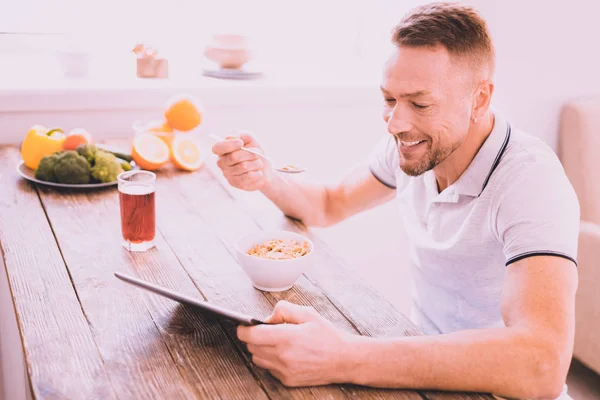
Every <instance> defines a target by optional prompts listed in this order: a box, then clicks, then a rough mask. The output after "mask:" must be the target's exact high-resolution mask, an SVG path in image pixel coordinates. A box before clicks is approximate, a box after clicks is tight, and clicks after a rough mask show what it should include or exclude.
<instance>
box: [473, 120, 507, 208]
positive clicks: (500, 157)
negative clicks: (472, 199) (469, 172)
mask: <svg viewBox="0 0 600 400" xmlns="http://www.w3.org/2000/svg"><path fill="white" fill-rule="evenodd" d="M511 131H512V129H511V127H510V123H509V122H508V121H507V122H506V137H505V138H504V143H502V147H500V151H499V152H498V155H496V159H495V160H494V163H493V164H492V168H491V169H490V172H489V173H488V176H487V177H486V178H485V181H483V186H482V187H481V192H479V196H481V193H483V191H484V190H485V187H486V186H487V184H488V182H489V181H490V178H491V177H492V174H493V173H494V171H495V170H496V168H498V165H499V164H500V160H501V159H502V156H503V155H504V152H505V151H506V148H507V147H508V142H509V141H510V134H511ZM479 196H477V197H479Z"/></svg>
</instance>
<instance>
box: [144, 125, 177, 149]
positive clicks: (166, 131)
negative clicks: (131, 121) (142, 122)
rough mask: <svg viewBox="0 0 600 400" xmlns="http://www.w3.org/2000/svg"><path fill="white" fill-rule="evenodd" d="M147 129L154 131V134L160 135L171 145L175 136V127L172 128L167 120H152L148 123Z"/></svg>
mask: <svg viewBox="0 0 600 400" xmlns="http://www.w3.org/2000/svg"><path fill="white" fill-rule="evenodd" d="M147 129H148V132H152V134H154V136H156V137H159V138H160V139H162V141H163V142H165V143H166V144H167V145H169V146H170V145H171V143H172V142H173V138H174V137H175V133H174V132H173V128H171V127H170V126H169V124H168V123H167V122H166V121H151V122H149V123H148V126H147Z"/></svg>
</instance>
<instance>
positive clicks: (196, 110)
mask: <svg viewBox="0 0 600 400" xmlns="http://www.w3.org/2000/svg"><path fill="white" fill-rule="evenodd" d="M164 116H165V120H166V121H167V123H168V124H169V126H170V127H171V128H173V129H176V130H178V131H182V132H187V131H191V130H192V129H194V128H196V127H197V126H198V125H200V123H201V122H202V105H201V104H200V101H199V100H198V99H196V98H194V97H192V96H190V95H186V94H181V95H178V96H175V97H173V98H171V99H170V100H169V101H168V102H167V105H166V108H165V112H164Z"/></svg>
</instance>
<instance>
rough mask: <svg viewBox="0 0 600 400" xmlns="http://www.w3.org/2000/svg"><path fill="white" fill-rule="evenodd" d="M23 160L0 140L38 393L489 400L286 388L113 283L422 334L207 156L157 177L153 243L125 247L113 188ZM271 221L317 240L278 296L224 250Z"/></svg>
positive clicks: (367, 329)
mask: <svg viewBox="0 0 600 400" xmlns="http://www.w3.org/2000/svg"><path fill="white" fill-rule="evenodd" d="M19 160H20V156H19V152H18V150H17V148H16V147H10V146H8V147H0V245H1V250H2V251H1V253H0V256H1V258H0V260H1V261H0V263H1V264H2V265H4V267H5V268H6V272H7V276H8V282H9V286H10V290H11V294H12V300H13V302H14V305H15V311H16V315H17V323H18V327H19V330H20V335H21V341H22V344H23V349H24V355H25V363H26V367H27V373H28V378H29V381H30V389H31V393H32V394H33V396H34V397H35V398H43V399H67V398H68V399H112V398H120V399H150V398H159V399H188V398H208V399H213V398H222V399H269V398H274V399H275V398H277V399H279V398H286V399H287V398H291V399H307V398H327V399H348V398H352V399H371V398H373V399H388V398H390V399H392V398H393V399H415V400H416V399H422V398H426V399H441V398H446V399H455V398H463V399H474V398H479V399H488V398H490V399H491V398H492V397H491V396H488V395H477V394H454V393H439V392H416V391H402V390H378V389H372V388H365V387H358V386H353V385H343V386H339V385H330V386H321V387H306V388H293V389H291V388H286V387H285V386H283V385H281V384H280V383H279V381H277V380H276V379H275V378H273V377H272V376H271V375H270V374H269V373H268V372H267V371H265V370H263V369H260V368H258V367H256V366H255V365H254V364H253V363H252V362H251V360H250V357H249V354H248V353H247V351H246V349H245V347H244V346H243V345H242V344H241V343H240V342H239V341H238V340H237V339H236V337H235V326H233V325H232V324H228V323H226V322H222V321H218V320H215V319H212V318H206V317H204V316H203V315H201V314H199V313H198V312H195V311H194V310H190V309H189V308H186V307H183V306H181V305H179V304H178V303H175V302H173V301H170V300H168V299H164V298H162V297H160V296H156V295H153V294H150V293H147V292H145V291H143V290H140V289H137V288H135V287H132V286H130V285H127V284H125V283H123V282H121V281H120V280H118V279H116V278H115V277H114V275H113V273H114V272H115V271H121V272H124V273H128V274H132V275H135V276H138V277H140V278H142V279H146V280H149V281H153V282H156V283H158V284H160V285H163V286H166V287H169V288H171V289H174V290H177V291H180V292H184V293H186V294H188V295H191V296H196V297H198V298H200V297H203V298H204V299H206V300H208V301H210V302H213V303H216V304H219V305H223V306H228V307H232V308H234V309H237V310H240V311H242V312H245V313H249V314H253V315H256V316H258V317H265V316H267V315H268V314H269V313H270V312H271V310H272V308H273V305H274V304H275V303H276V302H277V301H278V300H281V299H286V300H288V301H291V302H293V303H297V304H303V305H310V306H313V307H315V308H316V309H317V310H318V311H319V313H320V314H322V315H323V316H325V317H326V318H327V319H329V320H331V321H332V322H333V323H334V324H335V325H337V326H338V327H340V328H342V329H345V330H347V331H350V332H353V333H356V334H360V335H369V336H390V335H418V334H420V333H419V331H418V330H417V329H416V328H415V327H414V326H413V325H412V324H411V323H410V322H409V321H408V319H407V318H405V317H404V316H403V315H402V314H401V313H399V312H398V311H396V310H395V309H394V308H393V307H392V306H391V305H390V304H389V303H388V302H387V301H385V300H384V299H383V298H381V297H380V296H379V295H377V293H375V292H374V291H373V290H372V289H370V288H368V287H366V286H365V285H364V284H363V283H361V281H360V280H359V279H358V278H357V277H355V276H354V274H353V273H352V272H351V271H349V270H348V269H347V268H346V267H344V265H342V264H341V263H340V261H338V260H337V259H336V256H335V254H332V252H331V251H329V250H328V249H327V245H326V243H324V242H323V241H322V240H320V239H319V238H318V237H315V235H313V234H311V233H310V232H306V230H305V229H304V227H303V226H302V225H301V224H299V223H298V222H296V221H292V220H290V219H287V218H285V217H283V216H282V214H281V213H280V212H279V211H278V210H277V209H276V208H275V207H274V206H272V205H271V204H270V203H268V202H262V203H260V205H258V204H259V202H258V203H257V202H256V201H255V200H256V197H255V196H253V195H252V194H246V193H241V192H240V191H236V190H234V189H231V188H229V187H228V186H227V185H223V184H222V182H221V179H222V177H221V176H220V175H219V174H218V173H215V170H214V168H215V166H214V164H212V163H210V162H208V163H207V166H206V168H203V169H202V170H200V171H197V172H195V173H180V172H177V171H175V170H173V169H167V170H165V171H162V172H160V173H159V174H158V179H157V192H156V199H157V200H156V201H157V237H156V248H154V249H152V250H151V251H148V252H145V253H139V254H131V253H129V252H127V251H126V250H124V249H123V248H122V247H121V233H120V219H119V202H118V196H117V191H116V189H115V188H111V189H105V190H99V191H64V190H63V191H57V190H54V189H49V188H47V187H43V186H38V187H36V186H35V185H33V184H30V183H29V182H27V181H25V180H22V179H21V178H20V177H19V176H18V175H17V174H16V172H15V167H16V165H17V163H18V161H19ZM240 196H241V198H242V199H241V200H240ZM248 199H252V200H250V201H247V200H248ZM271 228H280V229H289V230H294V231H299V232H305V233H306V234H308V235H310V236H311V237H312V238H313V239H314V241H315V245H316V264H317V265H318V268H313V270H312V271H310V272H309V273H307V274H306V276H303V277H301V278H300V279H299V280H298V282H297V283H296V285H295V286H294V287H293V288H292V289H290V290H288V291H286V292H283V293H263V292H261V291H258V290H256V289H254V288H253V287H252V285H251V283H250V281H249V279H248V277H247V276H246V275H245V273H244V272H243V271H242V269H241V268H240V267H239V266H238V264H237V262H236V261H235V258H234V256H233V255H232V245H231V243H233V242H234V240H235V239H236V238H237V237H238V236H239V235H241V234H244V233H247V232H253V231H258V230H260V229H271Z"/></svg>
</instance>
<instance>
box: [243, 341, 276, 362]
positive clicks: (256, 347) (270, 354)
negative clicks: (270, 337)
mask: <svg viewBox="0 0 600 400" xmlns="http://www.w3.org/2000/svg"><path fill="white" fill-rule="evenodd" d="M248 351H249V352H250V353H252V355H254V356H258V357H262V358H267V359H271V360H272V359H277V358H278V357H279V355H278V353H277V347H276V346H270V345H260V344H254V343H248Z"/></svg>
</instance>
